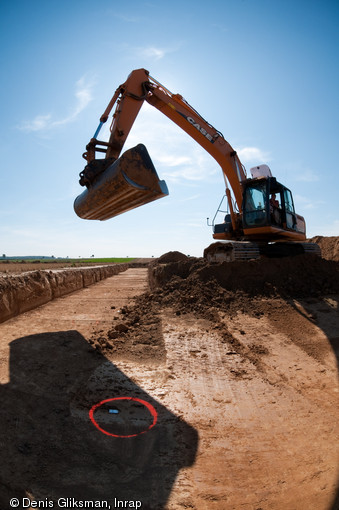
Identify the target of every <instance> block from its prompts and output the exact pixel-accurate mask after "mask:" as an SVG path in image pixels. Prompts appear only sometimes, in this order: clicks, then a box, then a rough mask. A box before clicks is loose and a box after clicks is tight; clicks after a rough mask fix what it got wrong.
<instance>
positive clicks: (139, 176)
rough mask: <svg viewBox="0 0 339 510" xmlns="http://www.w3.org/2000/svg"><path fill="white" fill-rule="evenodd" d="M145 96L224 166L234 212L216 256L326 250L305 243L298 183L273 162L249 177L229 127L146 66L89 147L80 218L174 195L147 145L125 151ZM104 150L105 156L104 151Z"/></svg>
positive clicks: (124, 88)
mask: <svg viewBox="0 0 339 510" xmlns="http://www.w3.org/2000/svg"><path fill="white" fill-rule="evenodd" d="M144 101H146V102H147V103H149V104H150V105H152V106H154V107H155V108H157V109H158V110H159V111H160V112H161V113H163V114H164V115H166V117H168V118H169V119H171V120H172V121H173V122H175V124H177V125H178V126H179V127H180V128H181V129H183V130H184V131H185V132H186V133H188V134H189V135H190V136H191V137H192V138H193V139H194V140H195V141H196V142H197V143H199V145H201V146H202V147H203V148H204V149H205V150H206V151H207V152H208V153H209V154H210V155H211V156H212V157H213V158H214V159H215V160H216V161H217V162H218V163H219V165H220V167H221V169H222V173H223V176H224V180H225V186H226V193H225V195H224V198H225V199H226V202H227V211H224V212H226V213H227V214H226V215H225V217H224V221H223V222H222V223H218V224H216V223H215V222H214V220H213V223H212V225H213V238H214V239H215V240H216V241H217V242H214V243H213V244H211V246H209V247H208V248H206V249H205V251H204V256H205V257H206V258H207V259H208V260H209V261H219V260H235V259H255V258H259V257H260V256H273V257H274V256H286V255H294V254H299V253H305V252H306V253H316V254H320V253H319V247H318V245H316V244H314V243H308V242H305V241H306V227H305V221H304V218H303V217H302V216H299V215H298V214H296V212H295V210H294V204H293V198H292V194H291V192H290V190H289V189H288V188H286V187H285V186H284V185H283V184H281V183H279V182H278V181H277V179H276V178H275V177H273V176H272V174H271V171H270V169H269V167H268V166H267V165H259V166H257V167H253V168H251V177H247V175H246V171H245V168H244V166H243V165H242V163H241V162H240V160H239V157H238V155H237V152H236V151H235V150H234V149H233V148H232V147H231V146H230V144H229V143H228V142H227V141H226V140H225V138H224V136H223V135H222V133H221V132H220V131H218V130H216V129H215V128H214V127H213V126H212V125H211V124H209V123H208V122H207V121H206V120H205V119H204V118H203V117H202V116H201V115H200V114H199V113H198V112H197V111H196V110H195V109H194V108H192V106H190V105H189V104H188V103H187V101H185V99H184V98H183V97H182V96H181V95H179V94H172V93H171V92H170V91H169V90H168V89H167V88H166V87H164V86H163V85H161V84H160V83H159V82H158V81H157V80H155V79H154V78H152V77H151V76H150V75H149V72H148V71H146V70H145V69H137V70H134V71H132V72H131V74H130V75H129V76H128V78H127V80H126V81H125V83H123V84H122V85H120V86H119V87H118V88H117V90H116V91H115V93H114V95H113V97H112V99H111V101H110V102H109V104H108V106H107V108H106V110H105V112H104V113H103V115H102V116H101V118H100V123H99V126H98V128H97V130H96V132H95V134H94V136H93V138H92V139H91V140H90V142H89V143H88V145H87V146H86V152H85V153H84V154H83V157H84V159H85V160H86V161H87V164H86V166H85V168H84V170H83V171H82V172H81V173H80V181H79V182H80V184H81V185H82V186H84V187H86V189H85V190H84V192H83V193H82V194H80V195H79V196H78V197H77V198H76V199H75V202H74V209H75V212H76V214H77V215H78V216H79V217H80V218H83V219H94V220H107V219H109V218H112V217H114V216H117V215H119V214H122V213H124V212H126V211H129V210H131V209H134V208H135V207H139V206H141V205H145V204H147V203H149V202H151V201H153V200H156V199H158V198H162V197H164V196H166V195H168V189H167V185H166V183H165V181H161V180H160V179H159V177H158V175H157V172H156V170H155V168H154V166H153V163H152V161H151V158H150V156H149V154H148V152H147V149H146V147H145V146H144V145H142V144H139V145H137V146H136V147H134V148H132V149H129V150H127V151H125V152H124V153H123V154H122V155H121V152H122V149H123V146H124V143H125V141H126V139H127V137H128V134H129V132H130V130H131V128H132V126H133V123H134V121H135V119H136V117H137V115H138V113H139V111H140V108H141V107H142V105H143V103H144ZM114 105H116V106H115V111H114V114H113V120H112V124H111V128H110V137H109V140H108V142H104V141H100V140H98V135H99V132H100V130H101V128H102V126H103V124H104V123H105V122H106V121H107V119H108V117H109V115H110V112H111V111H112V109H113V107H114ZM97 153H101V154H103V157H102V158H99V157H97ZM231 190H232V191H231ZM220 207H221V205H220V206H219V210H221V209H220ZM215 218H216V216H215V217H214V219H215Z"/></svg>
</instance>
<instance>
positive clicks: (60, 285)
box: [0, 264, 129, 322]
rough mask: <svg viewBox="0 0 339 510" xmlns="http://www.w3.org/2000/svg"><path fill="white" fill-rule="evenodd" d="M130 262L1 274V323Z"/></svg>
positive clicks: (90, 282)
mask: <svg viewBox="0 0 339 510" xmlns="http://www.w3.org/2000/svg"><path fill="white" fill-rule="evenodd" d="M128 267H129V264H116V265H110V266H95V267H81V268H74V269H65V270H62V269H57V270H53V271H33V272H29V273H22V274H20V275H15V276H3V277H0V322H4V321H6V320H8V319H10V318H11V317H15V316H16V315H19V314H21V313H24V312H27V311H28V310H32V309H34V308H36V307H38V306H40V305H43V304H45V303H48V302H49V301H52V300H53V299H55V298H58V297H61V296H64V295H66V294H70V293H71V292H74V291H76V290H80V289H83V288H84V287H88V286H89V285H92V284H93V283H97V282H99V281H100V280H103V279H105V278H108V277H110V276H114V275H116V274H118V273H120V272H122V271H126V270H127V269H128Z"/></svg>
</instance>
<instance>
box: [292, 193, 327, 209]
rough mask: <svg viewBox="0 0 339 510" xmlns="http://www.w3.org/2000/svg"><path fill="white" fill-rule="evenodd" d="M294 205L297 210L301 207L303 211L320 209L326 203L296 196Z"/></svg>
mask: <svg viewBox="0 0 339 510" xmlns="http://www.w3.org/2000/svg"><path fill="white" fill-rule="evenodd" d="M294 203H295V206H296V209H298V206H299V207H302V208H303V209H308V210H309V209H319V208H321V207H323V206H324V204H325V202H324V200H311V199H309V198H307V197H304V196H302V195H298V194H295V195H294Z"/></svg>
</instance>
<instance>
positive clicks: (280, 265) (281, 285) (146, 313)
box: [92, 255, 339, 360]
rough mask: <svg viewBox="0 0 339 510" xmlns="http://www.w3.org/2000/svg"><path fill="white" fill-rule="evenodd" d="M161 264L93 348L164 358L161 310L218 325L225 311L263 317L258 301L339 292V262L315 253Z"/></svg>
mask: <svg viewBox="0 0 339 510" xmlns="http://www.w3.org/2000/svg"><path fill="white" fill-rule="evenodd" d="M159 260H160V259H159ZM159 260H157V261H154V262H153V263H152V264H151V265H150V266H149V281H150V291H149V292H146V293H145V294H142V295H141V296H139V297H138V298H137V299H136V302H135V304H134V305H133V306H128V307H125V308H124V309H123V310H122V311H121V312H122V313H121V314H120V317H119V320H118V321H117V322H115V324H113V325H112V329H111V330H110V331H109V332H108V334H104V335H102V336H100V335H98V334H97V333H96V334H94V336H93V338H92V343H93V344H94V346H95V347H96V348H97V349H99V350H101V351H104V352H105V351H111V352H112V353H114V354H116V355H119V354H121V353H124V354H125V355H126V353H128V354H129V356H130V357H132V358H136V359H153V360H160V359H162V358H161V357H162V356H164V355H165V350H164V346H163V340H162V334H161V325H160V321H159V318H158V313H159V310H161V309H164V308H167V307H168V308H170V309H171V310H172V311H174V313H176V314H177V315H178V316H179V315H182V314H185V313H193V314H194V315H196V317H197V318H203V319H207V320H211V321H212V322H213V324H214V325H218V323H219V322H220V313H221V314H222V313H224V312H227V313H230V314H232V313H236V312H237V311H241V310H243V311H247V312H250V313H253V314H254V315H255V314H259V315H260V314H265V313H267V312H268V309H266V308H265V307H264V309H263V308H262V306H261V308H260V306H259V307H258V302H259V301H261V302H262V298H275V299H276V300H277V302H278V301H279V302H282V301H285V300H286V299H287V300H289V299H293V298H310V297H313V298H318V297H320V296H324V295H330V294H335V293H338V292H339V263H338V262H335V261H329V260H324V259H322V258H320V257H317V256H314V255H299V256H296V257H291V258H283V259H261V260H257V261H241V262H240V261H237V262H223V263H219V264H208V263H207V262H206V261H205V260H204V259H196V258H187V257H186V259H183V260H181V261H176V262H169V263H167V264H164V263H159ZM159 356H160V357H159Z"/></svg>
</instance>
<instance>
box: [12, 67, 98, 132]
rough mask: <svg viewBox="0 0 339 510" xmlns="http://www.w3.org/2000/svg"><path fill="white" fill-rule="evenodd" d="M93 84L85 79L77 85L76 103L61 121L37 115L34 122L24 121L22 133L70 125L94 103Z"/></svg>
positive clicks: (48, 115)
mask: <svg viewBox="0 0 339 510" xmlns="http://www.w3.org/2000/svg"><path fill="white" fill-rule="evenodd" d="M92 87H93V83H91V82H86V79H85V77H82V78H80V80H78V81H77V83H76V85H75V98H76V103H75V105H74V107H73V108H72V110H71V112H70V114H69V115H67V116H66V117H64V118H61V119H59V120H57V119H55V120H54V119H53V116H52V114H50V113H49V114H47V115H37V116H36V117H35V118H34V119H33V120H30V121H23V122H22V123H21V125H20V126H18V127H19V129H21V130H22V131H27V132H31V131H46V130H48V129H52V128H54V127H57V126H61V125H65V124H69V123H70V122H73V121H74V120H75V119H76V118H77V117H78V115H79V114H80V113H81V112H82V111H83V110H84V109H85V108H86V107H87V105H88V104H89V103H90V102H91V101H92Z"/></svg>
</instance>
